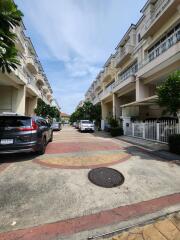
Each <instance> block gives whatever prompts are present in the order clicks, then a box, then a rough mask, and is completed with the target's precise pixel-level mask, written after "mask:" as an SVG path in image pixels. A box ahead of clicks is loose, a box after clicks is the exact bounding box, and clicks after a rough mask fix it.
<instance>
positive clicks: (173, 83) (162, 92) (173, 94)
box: [157, 71, 180, 115]
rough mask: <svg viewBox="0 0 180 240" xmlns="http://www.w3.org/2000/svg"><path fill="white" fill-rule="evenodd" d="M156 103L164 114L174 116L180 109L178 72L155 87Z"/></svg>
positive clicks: (179, 78)
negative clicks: (167, 113)
mask: <svg viewBox="0 0 180 240" xmlns="http://www.w3.org/2000/svg"><path fill="white" fill-rule="evenodd" d="M157 95H158V103H159V105H160V106H162V107H165V109H166V112H169V113H170V114H173V115H176V114H177V112H178V110H179V109H180V71H176V72H174V73H172V74H171V75H170V76H169V77H168V79H167V80H166V81H165V82H163V83H162V84H161V85H160V86H158V87H157Z"/></svg>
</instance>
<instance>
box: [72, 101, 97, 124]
mask: <svg viewBox="0 0 180 240" xmlns="http://www.w3.org/2000/svg"><path fill="white" fill-rule="evenodd" d="M82 119H88V120H90V121H93V120H95V121H96V124H97V125H99V124H100V121H101V106H100V105H97V106H94V105H93V104H92V103H91V102H89V101H87V102H85V103H84V104H83V106H82V107H79V108H78V109H77V110H76V111H75V112H74V113H72V114H71V117H70V122H71V123H73V122H77V121H78V120H82Z"/></svg>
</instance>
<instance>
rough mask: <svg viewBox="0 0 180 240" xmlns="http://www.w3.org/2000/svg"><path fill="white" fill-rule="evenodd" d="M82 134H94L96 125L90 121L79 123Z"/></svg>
mask: <svg viewBox="0 0 180 240" xmlns="http://www.w3.org/2000/svg"><path fill="white" fill-rule="evenodd" d="M79 130H80V132H85V131H91V132H94V123H92V122H91V121H89V120H81V121H80V123H79Z"/></svg>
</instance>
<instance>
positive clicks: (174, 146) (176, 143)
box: [169, 134, 180, 154]
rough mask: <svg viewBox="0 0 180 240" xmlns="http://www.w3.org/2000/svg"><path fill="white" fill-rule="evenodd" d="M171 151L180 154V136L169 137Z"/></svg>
mask: <svg viewBox="0 0 180 240" xmlns="http://www.w3.org/2000/svg"><path fill="white" fill-rule="evenodd" d="M169 150H170V152H172V153H176V154H180V134H174V135H171V136H169Z"/></svg>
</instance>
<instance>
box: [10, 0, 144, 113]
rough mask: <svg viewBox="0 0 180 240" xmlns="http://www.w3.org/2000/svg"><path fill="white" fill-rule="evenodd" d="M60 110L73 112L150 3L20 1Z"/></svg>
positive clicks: (124, 0) (125, 0) (141, 0)
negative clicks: (129, 29)
mask: <svg viewBox="0 0 180 240" xmlns="http://www.w3.org/2000/svg"><path fill="white" fill-rule="evenodd" d="M15 2H16V4H17V5H18V7H19V8H20V9H21V11H22V12H23V13H24V19H23V20H24V24H25V26H26V34H27V35H28V36H29V37H30V38H31V40H32V42H33V45H34V47H35V49H36V52H37V54H38V57H39V59H40V61H41V63H42V66H43V68H44V71H45V73H46V75H47V77H48V80H49V82H50V84H51V87H52V90H53V95H54V97H55V98H56V99H57V101H58V103H59V105H60V106H61V111H62V112H66V113H69V114H71V113H72V112H73V111H74V110H75V107H76V106H77V104H78V103H79V102H80V100H82V99H84V94H85V93H86V91H87V90H88V88H89V87H90V84H91V83H92V82H93V80H95V78H96V76H97V75H98V73H99V71H100V70H101V69H102V67H103V65H104V63H105V62H106V60H107V59H108V58H109V56H110V55H111V53H113V52H114V49H115V47H116V46H117V44H118V43H119V41H120V40H121V38H122V37H123V35H124V34H125V33H126V31H127V29H128V28H129V26H130V25H131V23H136V22H137V21H138V19H139V18H140V17H141V13H140V10H141V9H142V7H143V5H144V4H145V2H146V0H138V1H137V0H15Z"/></svg>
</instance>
